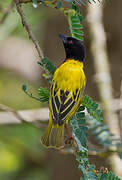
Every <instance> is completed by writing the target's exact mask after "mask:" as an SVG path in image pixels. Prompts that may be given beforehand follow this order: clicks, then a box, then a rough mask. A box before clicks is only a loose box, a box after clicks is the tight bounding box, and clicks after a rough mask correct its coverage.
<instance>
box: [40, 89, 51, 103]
mask: <svg viewBox="0 0 122 180" xmlns="http://www.w3.org/2000/svg"><path fill="white" fill-rule="evenodd" d="M38 94H39V99H40V101H41V102H48V101H49V91H48V90H47V89H46V88H42V87H41V88H39V89H38Z"/></svg>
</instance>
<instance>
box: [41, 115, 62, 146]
mask: <svg viewBox="0 0 122 180" xmlns="http://www.w3.org/2000/svg"><path fill="white" fill-rule="evenodd" d="M41 142H42V144H43V145H44V146H46V147H54V148H58V149H59V148H61V147H63V146H64V124H63V125H61V126H59V125H58V124H56V125H54V124H53V121H52V118H50V120H49V124H48V128H47V130H46V133H45V134H44V136H43V137H42V139H41Z"/></svg>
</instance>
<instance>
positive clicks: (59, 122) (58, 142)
mask: <svg viewBox="0 0 122 180" xmlns="http://www.w3.org/2000/svg"><path fill="white" fill-rule="evenodd" d="M52 82H53V83H52V86H51V90H50V98H49V109H50V120H49V124H48V128H47V131H46V133H45V135H44V136H43V138H42V143H43V144H44V145H45V146H48V147H55V148H61V147H63V146H64V127H65V124H66V123H68V121H69V119H70V118H71V117H72V116H73V115H74V114H75V113H76V111H77V110H78V108H79V106H80V104H81V100H82V97H83V92H84V88H85V85H86V77H85V74H84V71H83V63H82V62H80V61H77V60H74V59H67V60H66V61H65V62H64V63H63V64H62V65H61V66H60V67H59V68H57V70H56V71H55V73H54V76H53V81H52Z"/></svg>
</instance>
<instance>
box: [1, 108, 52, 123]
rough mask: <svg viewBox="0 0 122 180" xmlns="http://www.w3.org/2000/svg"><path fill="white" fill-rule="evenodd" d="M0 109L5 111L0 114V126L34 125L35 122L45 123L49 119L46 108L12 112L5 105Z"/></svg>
mask: <svg viewBox="0 0 122 180" xmlns="http://www.w3.org/2000/svg"><path fill="white" fill-rule="evenodd" d="M0 109H1V110H4V111H6V112H0V124H16V123H23V122H29V123H35V122H37V121H39V122H40V123H47V121H48V119H49V110H48V108H41V109H32V110H21V111H20V110H19V111H14V110H13V109H11V108H9V107H7V106H5V105H0Z"/></svg>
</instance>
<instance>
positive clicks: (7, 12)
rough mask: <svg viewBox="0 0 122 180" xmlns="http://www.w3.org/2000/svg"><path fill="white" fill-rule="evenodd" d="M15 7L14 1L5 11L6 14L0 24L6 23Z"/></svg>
mask: <svg viewBox="0 0 122 180" xmlns="http://www.w3.org/2000/svg"><path fill="white" fill-rule="evenodd" d="M13 7H14V0H12V1H11V3H10V6H9V7H8V8H7V9H6V10H5V13H4V15H3V17H2V19H1V20H0V24H2V23H4V21H5V20H6V18H7V16H8V14H9V13H10V11H11V10H12V9H13Z"/></svg>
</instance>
